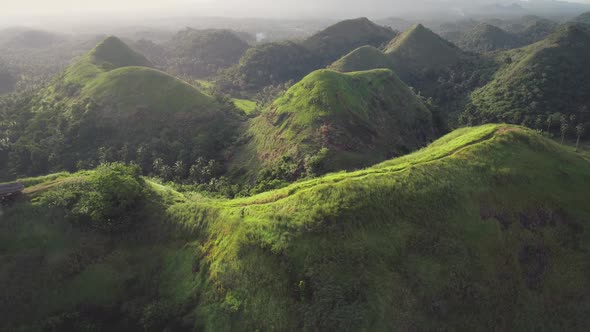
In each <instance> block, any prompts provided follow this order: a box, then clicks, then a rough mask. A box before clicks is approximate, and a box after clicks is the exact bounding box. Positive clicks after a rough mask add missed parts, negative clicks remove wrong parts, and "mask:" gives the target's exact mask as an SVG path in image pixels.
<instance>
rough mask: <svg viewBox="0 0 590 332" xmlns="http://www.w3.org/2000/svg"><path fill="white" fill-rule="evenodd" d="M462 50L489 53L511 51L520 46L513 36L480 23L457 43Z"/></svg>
mask: <svg viewBox="0 0 590 332" xmlns="http://www.w3.org/2000/svg"><path fill="white" fill-rule="evenodd" d="M457 45H458V46H459V47H461V48H462V49H464V50H467V51H472V52H490V51H495V50H501V49H512V48H516V47H519V46H521V45H522V42H521V41H520V40H519V38H518V37H517V36H515V35H512V34H510V33H508V32H506V31H504V30H502V29H500V28H498V27H495V26H493V25H490V24H486V23H481V24H479V25H477V26H476V27H475V28H473V29H472V30H471V31H469V32H468V33H466V34H465V35H463V36H462V37H461V39H460V40H459V42H458V43H457Z"/></svg>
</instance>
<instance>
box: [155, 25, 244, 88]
mask: <svg viewBox="0 0 590 332" xmlns="http://www.w3.org/2000/svg"><path fill="white" fill-rule="evenodd" d="M249 47H250V46H249V45H248V43H246V42H245V41H244V40H242V39H241V38H240V37H238V36H237V35H236V34H235V33H234V32H232V31H229V30H195V29H185V30H183V31H180V32H178V33H177V34H176V35H175V36H174V38H172V40H171V41H170V42H168V43H167V45H166V48H167V50H168V51H167V55H166V57H165V60H166V61H165V62H166V67H167V68H169V69H170V71H171V72H173V73H175V74H177V75H182V76H189V77H197V78H201V77H208V76H211V75H214V74H216V73H217V72H218V71H220V70H222V69H225V68H228V67H230V66H232V65H234V64H237V63H238V62H239V60H240V58H241V57H242V55H244V53H245V52H246V50H247V49H248V48H249Z"/></svg>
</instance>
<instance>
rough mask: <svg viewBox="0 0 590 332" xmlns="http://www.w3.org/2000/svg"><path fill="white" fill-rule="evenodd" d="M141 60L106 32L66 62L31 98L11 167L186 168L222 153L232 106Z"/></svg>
mask: <svg viewBox="0 0 590 332" xmlns="http://www.w3.org/2000/svg"><path fill="white" fill-rule="evenodd" d="M147 65H149V61H147V60H146V59H145V57H143V56H142V55H140V54H138V53H136V52H135V51H133V50H131V49H130V48H129V47H128V46H127V45H125V44H124V43H123V42H122V41H120V40H119V39H118V38H115V37H109V38H107V39H106V40H104V41H103V42H101V43H100V44H99V45H98V46H97V47H96V48H95V49H93V50H92V51H91V52H89V53H88V54H87V55H86V56H85V57H83V58H82V59H81V60H80V61H79V62H78V63H76V64H74V65H72V66H70V67H69V68H68V69H67V70H66V71H65V72H64V73H63V74H62V75H61V76H60V77H59V78H58V79H57V80H56V81H54V82H53V84H51V85H50V86H49V87H47V88H46V89H45V90H43V91H42V92H41V93H40V94H39V95H38V96H37V97H36V98H35V100H34V101H33V103H32V105H31V107H30V112H31V119H30V120H28V121H27V124H26V126H25V129H24V131H23V133H22V134H21V135H19V137H18V140H17V141H16V143H15V146H16V148H15V149H17V150H21V151H22V153H16V151H15V152H13V153H12V154H11V157H10V159H12V160H11V165H12V167H13V169H14V172H15V173H17V174H18V173H21V174H39V173H41V172H47V171H48V168H49V169H51V170H63V169H65V170H74V169H77V168H85V167H91V166H92V165H96V164H97V163H99V162H108V161H125V162H130V161H135V162H136V163H138V164H139V165H140V166H141V167H142V169H143V170H144V172H146V173H147V172H151V171H152V166H153V165H152V164H153V163H154V162H156V161H158V164H159V165H168V166H171V165H173V164H174V163H175V162H178V161H180V162H181V163H182V164H183V165H186V166H184V167H186V168H188V166H189V165H191V164H192V163H194V162H195V160H197V159H198V158H204V159H206V160H210V159H217V160H220V159H222V152H221V151H222V150H223V149H224V148H225V147H226V146H227V145H228V144H230V143H231V141H232V139H233V137H235V136H236V130H237V126H238V125H239V122H240V121H241V120H240V117H239V115H238V113H237V112H234V109H233V106H231V105H230V104H229V103H224V102H221V101H218V100H216V99H215V98H213V97H211V96H209V95H206V94H204V93H202V92H201V91H199V90H197V89H196V88H195V87H193V86H191V85H190V84H188V83H186V82H184V81H182V80H180V79H177V78H175V77H172V76H170V75H168V74H166V73H164V72H161V71H158V70H155V69H152V68H148V67H145V66H147ZM41 133H43V134H41ZM31 151H37V152H35V153H31Z"/></svg>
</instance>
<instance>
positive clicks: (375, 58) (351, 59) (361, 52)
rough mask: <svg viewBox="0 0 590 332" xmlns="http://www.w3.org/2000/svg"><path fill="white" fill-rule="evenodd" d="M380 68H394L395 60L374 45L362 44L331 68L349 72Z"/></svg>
mask: <svg viewBox="0 0 590 332" xmlns="http://www.w3.org/2000/svg"><path fill="white" fill-rule="evenodd" d="M378 68H386V69H391V70H394V65H393V61H392V60H391V59H390V58H389V57H387V56H386V55H385V54H383V52H381V51H380V50H378V49H377V48H375V47H373V46H362V47H359V48H357V49H356V50H354V51H352V52H350V53H348V54H347V55H345V56H343V57H342V58H340V59H339V60H338V61H336V62H334V63H333V64H331V65H330V67H329V69H332V70H335V71H339V72H343V73H347V72H353V71H364V70H371V69H378Z"/></svg>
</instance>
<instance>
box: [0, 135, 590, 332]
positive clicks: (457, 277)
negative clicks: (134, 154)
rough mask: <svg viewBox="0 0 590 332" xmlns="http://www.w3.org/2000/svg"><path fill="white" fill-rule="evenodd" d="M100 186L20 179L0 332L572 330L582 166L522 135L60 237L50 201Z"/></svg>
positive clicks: (9, 230) (170, 201)
mask: <svg viewBox="0 0 590 332" xmlns="http://www.w3.org/2000/svg"><path fill="white" fill-rule="evenodd" d="M106 175H107V176H105V172H104V170H99V171H98V176H97V175H92V174H75V175H61V177H60V176H59V175H57V176H53V177H48V178H41V179H29V180H26V181H24V182H25V184H27V189H26V191H25V193H26V194H25V195H26V196H25V198H28V197H30V196H33V197H36V199H35V200H33V201H32V202H29V201H28V200H27V199H24V200H23V201H21V202H18V203H17V204H15V205H13V206H12V207H8V208H4V215H3V220H2V223H0V230H1V232H0V239H1V240H2V241H0V248H1V249H0V262H1V263H2V267H3V268H2V269H1V270H0V281H1V282H2V284H3V285H4V286H5V287H2V288H1V289H0V295H2V296H0V298H2V299H10V300H9V301H1V302H0V310H1V311H2V312H3V313H5V315H4V317H3V320H2V321H0V324H1V325H0V328H2V329H6V330H15V329H17V327H20V328H22V329H27V328H28V329H29V330H41V329H43V328H45V329H53V330H62V331H63V330H82V329H83V328H86V329H88V327H92V328H94V329H95V330H158V331H160V330H174V331H179V330H180V331H182V330H234V329H237V330H276V331H293V330H302V329H308V330H362V329H369V330H374V331H382V330H438V329H442V330H480V329H483V330H509V329H513V328H516V329H518V330H535V329H538V328H544V329H549V330H563V329H565V330H577V329H578V328H579V327H585V326H588V325H589V324H590V317H588V315H587V312H588V310H589V309H590V302H589V300H588V299H589V297H590V287H589V286H588V285H589V283H588V281H589V275H590V263H589V262H590V259H589V257H588V255H589V254H588V248H589V246H590V235H589V234H590V233H589V232H588V229H589V228H590V223H589V220H590V207H589V206H588V204H587V200H586V197H588V195H590V192H589V188H588V186H587V183H588V182H589V181H590V167H589V163H588V161H587V160H585V159H583V158H581V157H580V156H579V155H577V154H575V153H574V152H573V151H571V150H569V149H566V148H564V147H562V146H559V145H557V144H555V143H554V142H552V141H549V140H547V139H545V138H543V137H542V136H540V135H538V134H536V133H535V132H533V131H531V130H526V129H523V128H520V127H511V126H498V125H489V126H484V127H478V128H465V129H461V130H459V131H456V132H454V133H452V134H450V135H448V136H446V137H444V138H442V139H440V140H438V141H437V142H435V143H433V144H432V145H431V146H430V147H428V148H426V149H424V150H421V151H419V152H417V153H415V154H412V155H409V156H406V157H403V158H399V159H394V160H391V161H388V162H386V163H384V164H380V165H378V166H375V167H373V168H370V169H366V170H362V171H357V172H350V173H339V174H332V175H328V176H325V177H322V178H317V179H314V180H309V181H305V182H301V183H297V184H293V185H291V186H289V187H287V188H284V189H281V190H278V191H273V192H268V193H265V194H261V195H258V196H254V197H250V198H243V199H238V200H230V201H226V200H223V201H218V200H211V199H204V198H199V199H194V200H192V199H187V198H184V197H183V196H182V195H180V194H178V193H174V192H173V191H171V190H169V189H166V188H164V187H161V186H158V185H154V184H150V183H149V182H148V183H147V184H146V185H145V186H146V189H147V190H148V193H149V194H148V195H147V197H151V198H149V200H148V201H149V202H150V204H149V205H145V204H139V205H136V206H135V207H133V208H132V209H130V211H132V212H134V215H136V216H138V217H143V216H144V215H146V216H148V218H139V219H137V220H135V223H134V224H132V225H133V226H132V228H131V229H129V230H127V231H126V232H121V231H119V232H118V233H115V234H108V233H106V234H105V233H102V232H97V231H95V230H93V228H92V227H90V226H89V225H88V223H87V222H84V221H83V220H84V219H82V222H81V223H72V221H70V219H64V218H63V213H64V212H68V211H72V210H71V208H70V209H68V205H67V204H63V203H60V201H59V198H60V197H74V198H70V199H73V201H71V202H70V203H69V204H73V206H77V205H78V204H79V202H77V201H76V199H75V196H68V194H69V193H77V192H80V191H81V190H84V189H88V187H85V186H90V188H93V186H96V185H97V184H100V183H105V182H104V181H105V180H106V179H110V178H111V177H114V178H115V179H125V180H126V181H125V183H126V187H128V188H136V189H135V191H132V192H136V191H137V188H138V185H137V184H136V183H137V182H139V180H138V179H137V178H130V175H126V173H123V174H120V173H117V174H114V175H111V174H109V173H106ZM97 180H98V181H97ZM85 183H89V184H85ZM80 186H81V187H80ZM140 186H141V184H140ZM107 188H109V187H108V186H107ZM43 190H45V191H43ZM109 193H110V191H108V190H106V191H105V190H103V191H101V195H102V196H100V197H108V195H106V196H105V194H109ZM139 198H140V200H139V202H138V203H141V202H142V199H141V196H139ZM144 199H145V198H144ZM55 203H57V204H55ZM148 207H151V208H150V209H148ZM146 212H147V213H146ZM78 213H82V216H83V213H84V212H83V211H79V212H78ZM90 225H92V224H90ZM32 272H34V273H32ZM499 317H501V319H498V318H499Z"/></svg>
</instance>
